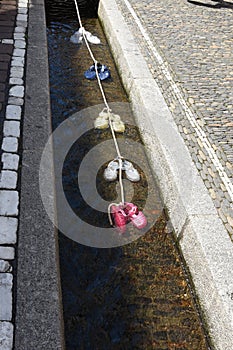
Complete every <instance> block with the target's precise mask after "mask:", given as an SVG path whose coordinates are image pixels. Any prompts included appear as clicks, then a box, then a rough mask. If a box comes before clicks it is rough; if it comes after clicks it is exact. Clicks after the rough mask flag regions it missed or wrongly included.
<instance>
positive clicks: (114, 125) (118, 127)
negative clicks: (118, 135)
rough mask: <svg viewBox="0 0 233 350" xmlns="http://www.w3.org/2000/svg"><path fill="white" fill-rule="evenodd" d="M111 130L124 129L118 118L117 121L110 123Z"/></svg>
mask: <svg viewBox="0 0 233 350" xmlns="http://www.w3.org/2000/svg"><path fill="white" fill-rule="evenodd" d="M112 127H113V130H114V131H116V132H124V131H125V124H124V123H123V122H122V121H121V120H119V121H117V122H113V123H112Z"/></svg>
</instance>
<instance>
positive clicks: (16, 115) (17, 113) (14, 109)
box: [6, 100, 22, 120]
mask: <svg viewBox="0 0 233 350" xmlns="http://www.w3.org/2000/svg"><path fill="white" fill-rule="evenodd" d="M21 101H22V100H21ZM21 112H22V109H21V107H20V106H15V105H8V106H7V108H6V119H15V120H20V119H21Z"/></svg>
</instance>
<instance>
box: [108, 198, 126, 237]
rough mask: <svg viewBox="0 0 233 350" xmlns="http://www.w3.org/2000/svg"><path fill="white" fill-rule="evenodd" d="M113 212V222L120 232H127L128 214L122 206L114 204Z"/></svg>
mask: <svg viewBox="0 0 233 350" xmlns="http://www.w3.org/2000/svg"><path fill="white" fill-rule="evenodd" d="M111 214H112V217H113V222H114V224H115V226H116V228H117V230H118V231H119V232H120V233H125V231H126V224H127V221H128V220H127V215H126V213H125V212H124V210H123V209H122V208H121V206H120V205H119V206H116V205H112V207H111Z"/></svg>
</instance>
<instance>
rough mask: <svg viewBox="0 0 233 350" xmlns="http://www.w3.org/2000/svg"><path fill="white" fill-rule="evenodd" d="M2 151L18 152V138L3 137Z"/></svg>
mask: <svg viewBox="0 0 233 350" xmlns="http://www.w3.org/2000/svg"><path fill="white" fill-rule="evenodd" d="M2 150H3V151H5V152H17V150H18V139H17V138H16V137H3V141H2Z"/></svg>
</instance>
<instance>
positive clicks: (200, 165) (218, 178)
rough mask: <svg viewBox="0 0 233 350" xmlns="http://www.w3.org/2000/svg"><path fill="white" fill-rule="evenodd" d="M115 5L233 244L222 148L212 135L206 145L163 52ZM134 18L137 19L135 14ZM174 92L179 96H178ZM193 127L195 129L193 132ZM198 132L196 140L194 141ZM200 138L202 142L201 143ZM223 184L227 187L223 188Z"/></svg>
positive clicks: (203, 129)
mask: <svg viewBox="0 0 233 350" xmlns="http://www.w3.org/2000/svg"><path fill="white" fill-rule="evenodd" d="M126 1H127V0H126ZM127 3H128V1H127ZM117 4H118V6H119V8H120V9H121V11H122V14H123V16H124V18H125V20H126V23H127V24H128V25H129V27H130V28H131V30H132V31H133V32H134V34H136V36H135V39H136V41H137V42H138V44H139V47H140V48H141V52H142V54H143V56H144V58H145V59H146V61H147V64H148V68H149V69H150V71H151V73H152V75H153V77H154V78H155V80H156V81H157V83H158V85H159V86H160V88H161V90H162V93H163V96H164V99H165V100H166V102H167V105H168V107H169V109H170V111H171V113H172V115H173V117H174V120H175V122H176V124H177V127H178V129H179V131H180V134H181V136H182V137H183V139H184V141H185V143H186V145H187V146H188V148H189V150H190V154H191V156H192V159H193V161H194V164H195V165H196V168H197V169H198V171H199V173H200V176H201V178H202V180H203V181H204V183H205V186H206V188H207V189H208V190H209V193H210V195H211V198H212V200H213V202H214V205H215V207H216V209H217V211H218V213H219V217H220V218H221V220H222V222H223V224H224V226H225V228H226V230H227V232H228V234H229V236H230V238H231V240H232V241H233V210H232V191H231V190H232V188H233V181H232V180H233V179H232V169H233V167H232V165H231V164H230V163H229V161H228V160H227V157H226V155H225V152H224V151H223V150H222V149H221V146H220V145H218V147H217V146H216V145H215V142H214V140H211V135H209V136H207V142H206V139H205V136H206V135H208V133H209V132H210V131H209V130H208V128H207V126H206V125H205V123H206V121H205V120H204V119H203V117H202V116H200V112H199V111H198V110H197V108H195V109H193V106H192V105H190V106H189V95H188V94H187V92H186V91H185V90H184V87H183V86H182V85H181V84H180V83H179V82H177V83H176V82H175V81H176V80H177V77H176V74H175V73H174V72H173V70H172V67H171V66H170V65H169V63H168V62H167V61H166V57H165V56H164V55H163V52H162V51H161V52H160V48H159V47H157V46H156V43H155V44H153V43H152V41H151V39H150V36H149V35H148V32H147V31H146V33H145V35H146V38H148V40H149V43H150V45H148V42H147V41H146V42H145V40H140V38H141V35H142V32H141V29H142V30H143V31H144V27H143V25H142V28H139V26H138V25H135V24H134V22H135V21H134V17H133V15H132V13H131V12H130V11H129V8H128V7H127V6H126V2H125V1H124V0H122V1H117ZM129 5H130V4H129ZM130 6H131V5H130ZM133 11H134V10H133ZM134 13H135V11H134ZM135 16H136V18H138V17H137V14H136V13H135ZM140 24H141V22H140ZM170 81H172V82H173V83H174V84H175V88H173V85H172V84H171V83H170ZM177 90H178V92H179V96H177V93H176V92H177ZM185 99H186V100H187V102H186V100H185ZM195 117H196V118H195ZM193 121H195V123H193ZM196 125H197V127H198V128H196ZM183 129H184V130H183ZM197 132H198V136H197V137H196V135H197ZM194 135H195V137H194ZM199 135H200V137H199ZM203 136H204V142H203V141H202V139H203ZM211 143H212V145H211ZM204 147H205V148H204ZM210 147H211V149H210ZM209 150H211V154H209V153H208V152H207V151H209ZM216 159H217V165H219V167H218V169H217V166H216V161H215V160H216ZM222 169H223V172H222ZM225 184H226V185H227V186H225ZM226 187H227V188H226ZM229 190H230V193H231V195H230V193H229Z"/></svg>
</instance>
